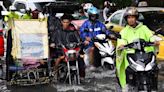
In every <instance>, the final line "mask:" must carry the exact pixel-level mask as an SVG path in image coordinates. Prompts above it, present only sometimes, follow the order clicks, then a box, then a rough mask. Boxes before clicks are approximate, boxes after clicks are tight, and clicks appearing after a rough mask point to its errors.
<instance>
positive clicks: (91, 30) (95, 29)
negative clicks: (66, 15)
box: [80, 20, 110, 48]
mask: <svg viewBox="0 0 164 92" xmlns="http://www.w3.org/2000/svg"><path fill="white" fill-rule="evenodd" d="M85 30H88V32H87V31H85ZM104 32H105V33H106V34H107V35H109V34H110V31H108V30H107V28H106V27H105V25H104V24H103V23H101V22H100V21H96V23H95V24H92V23H91V22H90V21H89V20H86V21H85V22H84V23H83V25H82V26H81V27H80V37H81V39H82V41H83V42H84V41H85V38H86V37H90V38H93V37H95V36H96V35H98V34H102V33H104ZM91 46H93V42H90V44H89V46H87V47H85V48H88V47H91Z"/></svg>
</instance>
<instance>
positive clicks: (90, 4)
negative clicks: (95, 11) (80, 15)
mask: <svg viewBox="0 0 164 92" xmlns="http://www.w3.org/2000/svg"><path fill="white" fill-rule="evenodd" d="M91 7H93V4H92V3H86V4H84V6H83V11H84V14H85V16H87V17H88V12H87V11H88V9H90V8H91Z"/></svg>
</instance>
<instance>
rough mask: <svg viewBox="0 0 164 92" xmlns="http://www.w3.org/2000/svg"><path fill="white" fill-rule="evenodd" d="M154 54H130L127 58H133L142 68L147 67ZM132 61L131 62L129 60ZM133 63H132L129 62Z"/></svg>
mask: <svg viewBox="0 0 164 92" xmlns="http://www.w3.org/2000/svg"><path fill="white" fill-rule="evenodd" d="M153 55H154V53H153V52H149V53H143V52H142V53H141V52H136V53H135V54H128V55H127V57H128V59H129V58H132V60H133V61H134V62H136V63H138V64H140V65H142V66H146V65H147V64H148V63H150V62H151V60H152V57H153ZM128 61H130V60H128ZM129 63H131V62H129Z"/></svg>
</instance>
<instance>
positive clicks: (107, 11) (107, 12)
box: [103, 1, 110, 21]
mask: <svg viewBox="0 0 164 92" xmlns="http://www.w3.org/2000/svg"><path fill="white" fill-rule="evenodd" d="M104 7H105V8H104V10H103V17H104V20H105V21H107V18H108V17H109V15H110V2H109V1H105V2H104Z"/></svg>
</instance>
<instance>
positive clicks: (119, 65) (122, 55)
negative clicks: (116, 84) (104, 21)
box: [116, 23, 155, 88]
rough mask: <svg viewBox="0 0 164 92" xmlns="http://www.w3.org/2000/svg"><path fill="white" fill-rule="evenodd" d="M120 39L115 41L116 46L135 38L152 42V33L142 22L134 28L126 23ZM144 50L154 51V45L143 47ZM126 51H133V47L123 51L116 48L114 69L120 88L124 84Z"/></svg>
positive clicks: (126, 64)
mask: <svg viewBox="0 0 164 92" xmlns="http://www.w3.org/2000/svg"><path fill="white" fill-rule="evenodd" d="M120 34H121V39H118V41H117V48H118V47H119V46H120V45H126V44H129V43H132V42H133V41H134V40H135V39H138V38H140V39H144V40H145V41H148V42H149V41H151V42H153V41H154V39H153V38H152V36H153V33H152V31H151V30H149V28H148V27H146V26H145V25H143V24H141V23H140V24H138V25H137V26H136V27H135V28H133V27H131V26H129V25H127V26H126V27H125V28H124V29H123V30H122V31H121V32H120ZM144 50H145V51H146V52H152V51H154V50H155V49H154V47H153V46H150V47H145V48H144ZM127 53H135V50H133V49H128V50H127V49H125V50H123V51H119V50H116V69H117V76H118V78H119V81H120V84H121V86H122V88H124V87H125V85H126V75H125V70H126V68H127V67H128V65H129V63H128V61H127Z"/></svg>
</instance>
